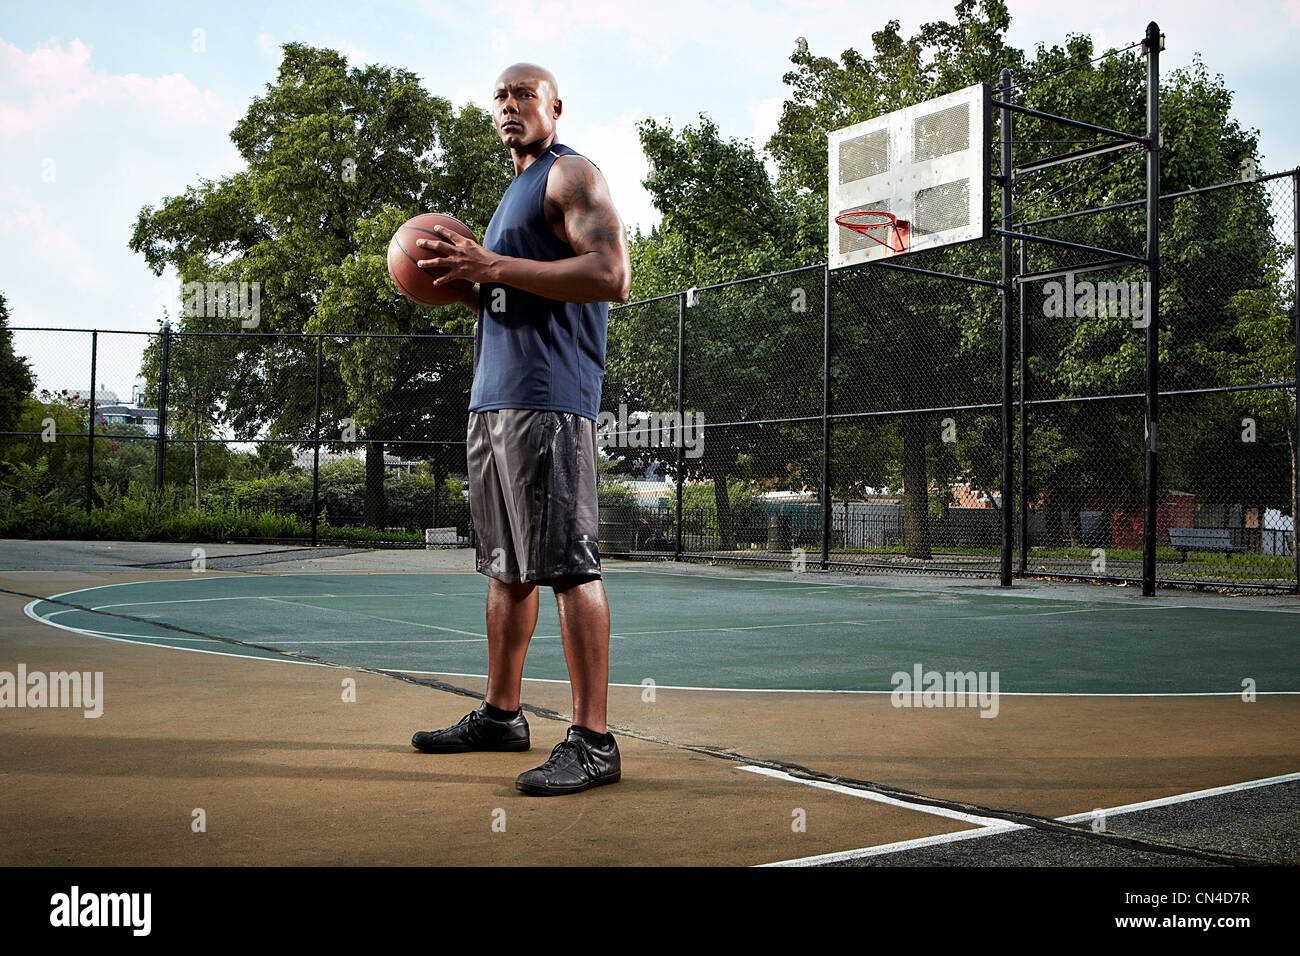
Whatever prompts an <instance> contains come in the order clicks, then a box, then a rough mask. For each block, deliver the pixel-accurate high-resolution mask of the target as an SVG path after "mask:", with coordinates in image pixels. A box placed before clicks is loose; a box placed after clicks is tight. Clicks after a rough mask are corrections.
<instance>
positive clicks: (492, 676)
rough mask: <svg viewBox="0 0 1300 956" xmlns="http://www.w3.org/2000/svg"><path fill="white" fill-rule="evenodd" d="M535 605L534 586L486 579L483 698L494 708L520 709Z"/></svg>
mask: <svg viewBox="0 0 1300 956" xmlns="http://www.w3.org/2000/svg"><path fill="white" fill-rule="evenodd" d="M537 605H538V601H537V585H535V584H507V583H505V582H504V581H498V580H497V579H496V578H488V597H487V639H488V682H487V697H486V699H487V702H488V703H489V704H491V705H492V706H493V707H499V708H500V709H501V710H511V711H513V710H518V709H519V685H520V682H521V681H522V680H523V676H524V655H526V654H527V653H528V642H529V641H531V640H532V637H533V629H534V628H536V627H537Z"/></svg>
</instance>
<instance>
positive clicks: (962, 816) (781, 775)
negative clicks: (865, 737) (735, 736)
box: [736, 766, 1006, 827]
mask: <svg viewBox="0 0 1300 956" xmlns="http://www.w3.org/2000/svg"><path fill="white" fill-rule="evenodd" d="M736 769H737V770H747V771H749V772H750V773H756V774H759V775H760V776H764V777H775V778H776V779H778V780H789V781H791V782H793V783H801V784H804V785H805V786H808V787H816V788H817V789H818V790H831V791H834V792H835V793H843V794H847V795H848V796H850V797H861V798H863V799H864V800H874V801H875V802H876V803H885V804H888V805H889V806H891V807H901V808H902V809H904V810H913V811H916V812H919V813H929V814H931V815H933V816H936V817H946V818H947V819H949V820H959V821H960V822H962V823H970V824H973V825H975V826H978V827H990V826H998V825H1001V824H1003V823H1005V822H1006V821H1005V820H999V819H998V818H996V817H980V816H976V815H975V814H972V813H963V812H962V811H960V810H949V809H948V808H946V807H929V806H925V805H923V804H917V803H909V802H907V801H906V800H899V799H898V798H897V797H889V796H886V795H885V794H883V793H874V792H873V791H870V790H856V789H854V788H853V787H846V786H844V785H842V784H838V783H829V782H828V781H825V780H805V779H804V778H802V777H794V776H791V775H790V774H788V773H786V772H785V771H784V770H774V769H772V768H771V767H752V766H751V767H737V768H736Z"/></svg>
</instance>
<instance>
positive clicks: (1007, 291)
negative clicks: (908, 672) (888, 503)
mask: <svg viewBox="0 0 1300 956" xmlns="http://www.w3.org/2000/svg"><path fill="white" fill-rule="evenodd" d="M998 96H999V98H1000V99H1001V100H1002V101H1003V102H1006V103H1009V102H1011V71H1010V70H1007V69H1004V70H1003V71H1002V73H1001V74H1000V75H999V76H998ZM1001 138H1002V150H1001V152H1002V222H1003V226H1002V230H1003V235H1002V289H1001V294H1000V298H1001V300H1002V509H1001V514H1000V515H999V516H998V517H999V518H1001V521H1002V549H1001V550H1002V556H1001V581H1000V583H1001V585H1002V587H1004V588H1007V587H1010V586H1011V548H1012V527H1013V525H1012V524H1011V515H1012V508H1014V507H1015V497H1016V492H1015V487H1014V484H1015V476H1014V474H1013V473H1012V470H1011V272H1012V267H1011V253H1012V249H1011V237H1010V236H1009V235H1007V234H1006V233H1008V232H1011V231H1012V230H1014V229H1015V223H1014V222H1013V218H1012V217H1013V212H1014V207H1013V203H1014V201H1015V200H1014V197H1013V196H1012V190H1011V173H1012V157H1011V110H1009V109H1005V108H1004V109H1003V110H1002V132H1001Z"/></svg>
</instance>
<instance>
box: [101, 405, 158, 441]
mask: <svg viewBox="0 0 1300 956" xmlns="http://www.w3.org/2000/svg"><path fill="white" fill-rule="evenodd" d="M95 424H96V425H139V426H141V427H142V428H144V430H145V434H147V435H157V434H158V409H156V408H141V407H140V406H138V405H117V404H112V405H100V404H98V403H96V404H95Z"/></svg>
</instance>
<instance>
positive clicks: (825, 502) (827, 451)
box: [821, 263, 848, 571]
mask: <svg viewBox="0 0 1300 956" xmlns="http://www.w3.org/2000/svg"><path fill="white" fill-rule="evenodd" d="M824 279H825V282H824V283H823V286H822V494H821V498H822V570H823V571H825V570H827V569H828V568H829V566H830V557H831V508H832V506H833V504H834V503H833V502H832V501H831V419H830V414H831V268H830V264H829V263H828V264H827V265H826V272H825V276H824ZM847 520H848V519H847V517H846V518H845V521H846V522H847ZM844 530H845V532H846V533H847V532H848V525H847V524H846V525H845V528H844Z"/></svg>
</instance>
